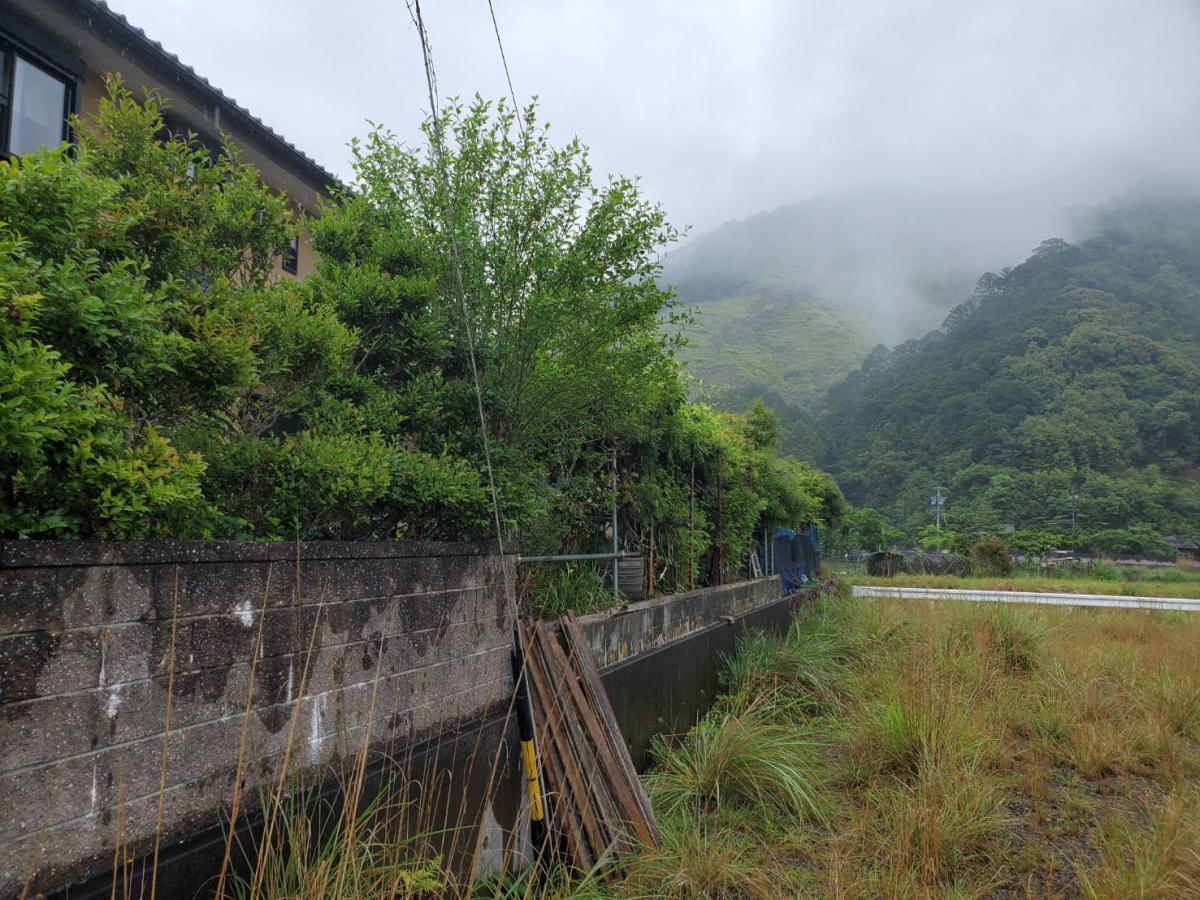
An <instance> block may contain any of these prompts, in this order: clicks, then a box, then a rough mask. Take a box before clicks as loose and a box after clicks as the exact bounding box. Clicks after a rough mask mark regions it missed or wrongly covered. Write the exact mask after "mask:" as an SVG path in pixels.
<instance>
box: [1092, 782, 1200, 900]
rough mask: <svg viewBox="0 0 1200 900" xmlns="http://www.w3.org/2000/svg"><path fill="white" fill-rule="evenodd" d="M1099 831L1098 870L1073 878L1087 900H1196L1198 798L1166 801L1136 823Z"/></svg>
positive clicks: (1120, 821)
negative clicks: (1189, 899)
mask: <svg viewBox="0 0 1200 900" xmlns="http://www.w3.org/2000/svg"><path fill="white" fill-rule="evenodd" d="M1142 818H1144V820H1145V824H1142V822H1141V821H1137V820H1134V819H1132V818H1130V817H1119V818H1115V819H1113V820H1111V821H1109V822H1108V823H1107V824H1106V825H1105V826H1103V827H1101V828H1099V829H1098V832H1097V835H1096V841H1097V843H1098V844H1099V847H1100V865H1099V867H1098V868H1097V869H1095V870H1092V871H1089V868H1088V867H1083V866H1081V867H1080V868H1079V871H1078V873H1077V875H1078V879H1079V883H1080V887H1081V892H1082V895H1083V896H1084V897H1086V898H1088V900H1133V898H1137V900H1188V898H1191V900H1195V898H1197V897H1200V797H1198V796H1197V795H1196V794H1194V793H1187V794H1183V793H1177V794H1173V795H1172V796H1170V797H1169V798H1168V799H1167V801H1166V803H1164V804H1163V806H1162V807H1161V808H1159V809H1148V810H1147V809H1144V810H1142V815H1141V816H1139V817H1138V819H1142Z"/></svg>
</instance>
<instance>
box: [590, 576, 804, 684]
mask: <svg viewBox="0 0 1200 900" xmlns="http://www.w3.org/2000/svg"><path fill="white" fill-rule="evenodd" d="M780 592H781V588H780V583H779V576H778V575H771V576H769V577H767V578H756V579H753V580H751V581H739V582H736V583H734V584H727V585H722V586H721V587H708V588H700V589H699V590H695V591H687V592H685V593H682V594H668V595H666V596H664V597H655V598H654V599H651V600H643V601H641V602H640V603H631V604H629V605H628V606H626V607H624V608H622V609H617V610H610V611H606V612H601V613H596V614H595V615H591V616H584V617H583V618H581V619H580V620H579V623H580V625H582V626H583V633H584V635H585V636H586V637H587V640H588V644H589V645H590V646H591V648H592V654H593V655H594V656H595V657H596V665H597V666H599V667H600V668H601V669H603V668H605V667H606V666H611V665H614V664H615V663H618V662H620V661H621V660H623V659H627V658H629V657H631V656H636V655H637V654H639V653H645V652H646V651H648V650H653V649H654V648H655V647H659V646H661V645H663V644H666V643H668V642H669V641H674V640H678V639H679V638H681V637H684V636H685V635H688V634H690V633H692V632H693V631H699V630H700V629H701V628H705V627H707V626H709V625H711V624H713V623H714V622H719V621H721V620H722V619H723V618H725V617H727V616H732V617H734V618H736V617H738V616H740V615H742V614H743V613H746V612H748V611H750V610H752V609H757V608H758V607H760V606H764V605H766V604H768V603H771V602H772V601H775V600H778V599H779V597H780Z"/></svg>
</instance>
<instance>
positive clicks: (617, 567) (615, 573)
mask: <svg viewBox="0 0 1200 900" xmlns="http://www.w3.org/2000/svg"><path fill="white" fill-rule="evenodd" d="M612 463H613V471H612V489H613V511H612V552H613V567H612V581H613V585H612V587H613V600H615V601H616V602H617V603H620V602H621V561H620V560H619V559H617V553H619V552H620V551H618V550H617V445H616V444H613V457H612Z"/></svg>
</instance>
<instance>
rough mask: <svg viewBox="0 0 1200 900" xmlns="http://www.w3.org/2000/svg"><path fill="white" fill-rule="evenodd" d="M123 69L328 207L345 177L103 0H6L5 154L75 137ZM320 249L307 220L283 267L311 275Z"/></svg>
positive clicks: (182, 118)
mask: <svg viewBox="0 0 1200 900" xmlns="http://www.w3.org/2000/svg"><path fill="white" fill-rule="evenodd" d="M109 73H112V74H119V75H120V76H121V78H122V79H123V80H124V82H125V84H126V86H127V87H128V88H129V89H130V90H131V91H133V93H134V95H135V96H141V93H142V90H143V88H146V89H154V90H158V91H159V93H161V94H162V95H163V96H164V97H166V98H168V99H169V101H170V108H169V111H168V116H169V119H168V125H169V127H170V128H171V129H172V130H173V131H176V132H177V133H182V132H184V131H188V130H190V131H192V132H194V133H195V134H196V135H197V136H198V139H199V140H200V141H201V143H203V144H205V145H206V146H210V147H218V146H220V143H221V135H222V134H228V135H229V136H230V137H231V138H232V139H233V140H234V142H235V143H236V144H237V145H238V147H239V148H241V150H242V155H243V159H244V160H245V161H246V162H247V163H250V164H251V165H253V166H255V167H256V168H257V169H258V171H259V173H260V174H261V177H262V180H263V183H264V184H266V185H267V186H268V187H270V188H272V189H274V190H277V191H281V192H283V193H285V194H287V196H288V197H289V198H291V200H292V202H293V203H294V204H295V211H296V215H297V217H304V216H315V215H318V214H319V200H320V198H323V197H328V196H329V195H330V192H331V191H332V190H333V188H334V187H335V186H336V184H337V180H336V178H335V177H334V176H333V175H332V174H331V173H330V172H328V171H327V170H325V169H324V168H322V167H321V166H320V165H318V164H317V163H316V162H315V161H314V160H312V159H311V158H309V157H308V156H306V155H305V154H304V153H303V152H301V151H300V150H298V149H297V148H296V147H295V146H294V145H292V144H290V143H289V142H288V141H287V140H285V139H284V138H283V137H282V136H281V135H279V134H278V133H276V132H275V131H273V130H271V128H270V127H269V126H267V125H266V124H264V123H263V122H262V120H260V119H258V118H256V117H255V116H254V115H252V114H251V113H250V112H249V110H247V109H245V108H243V107H241V106H239V105H238V104H237V102H236V101H234V100H233V99H232V98H230V97H228V96H226V95H225V94H224V93H222V92H221V91H220V90H219V89H218V88H216V87H214V86H213V85H212V84H210V83H209V82H208V80H207V79H205V78H203V77H201V76H200V75H198V74H197V73H196V72H195V71H194V70H193V69H192V68H191V67H190V66H187V65H185V64H184V63H183V62H181V61H180V60H179V58H178V57H176V56H175V55H174V54H172V53H169V52H167V51H166V50H165V49H164V48H163V46H162V45H161V44H159V43H158V42H157V41H154V40H151V39H150V38H149V37H147V36H146V34H145V32H143V31H142V30H141V29H140V28H136V27H134V26H133V25H131V24H130V23H129V22H128V20H126V18H125V17H124V16H122V15H120V14H118V13H116V12H113V11H112V10H111V9H109V8H108V6H107V5H106V4H105V3H104V2H103V0H0V157H3V158H8V157H10V156H12V155H19V154H21V153H28V152H30V151H31V150H35V149H37V148H39V147H43V146H57V145H58V144H59V143H60V142H61V141H64V140H68V141H69V140H70V139H71V135H70V133H69V131H70V129H69V127H68V123H67V116H68V115H69V114H71V113H75V114H78V115H81V116H87V115H89V114H92V113H95V112H96V111H97V110H98V109H99V107H100V100H101V98H102V97H103V96H104V79H105V77H106V76H107V75H108V74H109ZM314 262H315V258H314V254H313V251H312V247H311V245H310V243H309V237H308V233H307V231H306V230H304V229H301V231H300V234H299V236H298V237H297V238H296V239H295V241H294V243H293V246H292V248H291V252H290V253H288V254H285V255H284V258H283V259H281V260H280V261H279V271H280V274H281V276H283V277H297V278H303V277H304V276H305V275H307V274H308V273H309V272H311V271H312V270H313V266H314Z"/></svg>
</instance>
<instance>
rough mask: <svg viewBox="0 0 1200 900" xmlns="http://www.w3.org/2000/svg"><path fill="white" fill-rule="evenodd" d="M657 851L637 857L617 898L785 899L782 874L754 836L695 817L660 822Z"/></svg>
mask: <svg viewBox="0 0 1200 900" xmlns="http://www.w3.org/2000/svg"><path fill="white" fill-rule="evenodd" d="M661 825H662V841H661V843H660V844H659V846H658V847H655V848H652V849H647V850H644V851H643V852H641V853H639V854H638V855H637V856H636V857H634V859H633V861H632V862H631V864H630V866H629V870H628V872H627V873H626V875H625V878H624V880H623V882H622V883H621V884H620V885H619V886H617V888H616V890H614V892H613V893H614V894H615V895H616V896H619V897H631V898H650V897H661V898H666V900H710V898H712V900H767V898H776V897H781V896H784V892H783V885H782V878H781V873H779V872H778V871H777V870H776V869H775V868H774V867H773V866H772V865H771V864H770V862H769V858H768V857H767V856H766V855H764V854H763V853H762V852H761V851H760V849H759V848H757V847H756V846H755V843H754V841H753V839H752V838H751V837H748V836H744V835H740V834H736V833H734V832H733V831H731V830H728V829H726V828H721V827H714V825H713V824H711V823H706V822H704V821H703V820H698V819H696V818H688V817H682V818H670V819H667V820H665V821H663V822H662V823H661Z"/></svg>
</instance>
